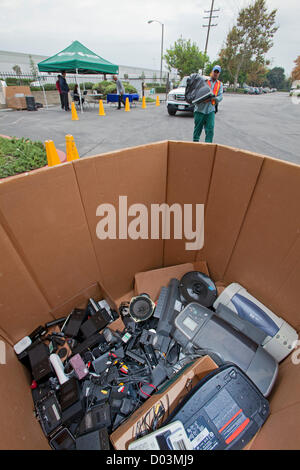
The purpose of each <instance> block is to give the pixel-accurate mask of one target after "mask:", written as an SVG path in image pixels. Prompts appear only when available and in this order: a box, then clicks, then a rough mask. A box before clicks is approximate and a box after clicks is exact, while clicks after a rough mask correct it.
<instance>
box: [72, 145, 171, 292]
mask: <svg viewBox="0 0 300 470" xmlns="http://www.w3.org/2000/svg"><path fill="white" fill-rule="evenodd" d="M167 149H168V143H167V142H164V143H160V144H154V145H146V146H141V147H137V148H132V149H125V150H122V151H119V152H113V153H111V154H105V155H102V156H101V157H91V158H86V159H82V160H80V161H77V162H75V163H74V168H75V171H76V176H77V180H78V186H79V190H80V194H81V197H82V201H83V205H84V208H85V212H86V217H87V221H88V226H89V231H90V234H91V239H92V241H93V247H94V251H95V255H96V259H97V262H98V266H99V269H100V275H101V279H100V280H101V281H102V283H103V285H104V286H107V288H108V290H109V292H110V293H111V294H112V295H113V296H114V298H117V297H120V296H121V295H122V294H124V293H125V292H128V291H129V290H131V289H132V288H133V280H134V275H135V273H136V272H140V271H147V270H149V269H154V268H158V267H160V266H161V265H162V254H163V241H162V240H160V239H158V240H151V238H149V239H138V240H132V239H130V238H128V239H122V240H111V239H106V240H100V239H99V238H97V235H96V228H97V223H98V222H99V220H100V217H97V216H96V211H97V208H98V206H99V205H101V204H112V205H113V206H114V207H117V208H118V207H119V196H127V205H128V208H129V207H130V206H131V205H132V204H137V203H138V204H143V205H145V206H146V208H147V210H148V213H149V214H150V206H151V204H162V203H164V202H165V198H166V175H167ZM118 213H119V211H117V212H116V215H117V226H116V228H117V237H118V236H119V235H118V234H119V222H118ZM128 220H129V221H130V220H131V218H129V219H128ZM148 229H149V231H148V232H149V237H150V219H148Z"/></svg>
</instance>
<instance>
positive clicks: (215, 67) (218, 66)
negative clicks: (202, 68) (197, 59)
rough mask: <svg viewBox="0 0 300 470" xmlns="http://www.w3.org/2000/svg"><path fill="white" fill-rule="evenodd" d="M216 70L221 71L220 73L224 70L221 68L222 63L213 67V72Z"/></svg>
mask: <svg viewBox="0 0 300 470" xmlns="http://www.w3.org/2000/svg"><path fill="white" fill-rule="evenodd" d="M215 70H217V71H218V72H220V73H221V72H222V69H221V67H220V65H215V66H214V68H213V72H214V71H215Z"/></svg>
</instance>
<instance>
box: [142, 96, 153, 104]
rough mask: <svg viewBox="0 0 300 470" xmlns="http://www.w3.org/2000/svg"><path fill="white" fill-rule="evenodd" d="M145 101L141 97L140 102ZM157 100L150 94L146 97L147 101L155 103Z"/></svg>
mask: <svg viewBox="0 0 300 470" xmlns="http://www.w3.org/2000/svg"><path fill="white" fill-rule="evenodd" d="M142 101H143V98H139V102H142ZM155 102H156V100H155V99H153V98H150V96H147V97H146V103H155Z"/></svg>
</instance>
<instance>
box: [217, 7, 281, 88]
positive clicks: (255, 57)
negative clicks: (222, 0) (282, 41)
mask: <svg viewBox="0 0 300 470" xmlns="http://www.w3.org/2000/svg"><path fill="white" fill-rule="evenodd" d="M276 12H277V10H272V11H271V12H270V13H269V12H268V9H267V6H266V1H265V0H255V2H254V3H252V4H251V5H249V6H248V7H246V8H243V9H242V10H240V12H239V15H238V18H237V23H236V25H234V26H233V28H232V29H231V30H230V31H229V33H228V35H227V38H226V42H225V46H224V47H223V48H222V50H221V52H220V58H221V61H222V62H223V65H224V66H225V68H226V69H227V70H228V72H229V75H230V76H231V79H232V80H233V83H234V87H235V88H237V84H238V81H239V75H240V73H241V72H242V71H244V72H245V73H247V72H250V71H251V68H252V66H253V62H254V63H256V64H261V65H265V59H264V57H265V54H266V53H267V52H268V51H269V49H270V48H271V47H272V46H273V42H272V39H273V37H274V34H275V33H276V31H277V30H278V26H275V16H276Z"/></svg>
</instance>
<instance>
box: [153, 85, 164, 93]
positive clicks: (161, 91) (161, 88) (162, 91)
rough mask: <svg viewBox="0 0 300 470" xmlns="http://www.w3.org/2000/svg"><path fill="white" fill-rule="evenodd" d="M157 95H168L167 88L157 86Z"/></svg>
mask: <svg viewBox="0 0 300 470" xmlns="http://www.w3.org/2000/svg"><path fill="white" fill-rule="evenodd" d="M155 93H166V87H165V86H156V87H155Z"/></svg>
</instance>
